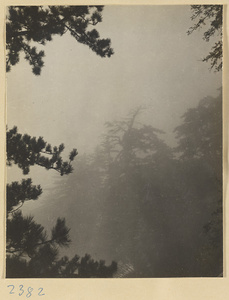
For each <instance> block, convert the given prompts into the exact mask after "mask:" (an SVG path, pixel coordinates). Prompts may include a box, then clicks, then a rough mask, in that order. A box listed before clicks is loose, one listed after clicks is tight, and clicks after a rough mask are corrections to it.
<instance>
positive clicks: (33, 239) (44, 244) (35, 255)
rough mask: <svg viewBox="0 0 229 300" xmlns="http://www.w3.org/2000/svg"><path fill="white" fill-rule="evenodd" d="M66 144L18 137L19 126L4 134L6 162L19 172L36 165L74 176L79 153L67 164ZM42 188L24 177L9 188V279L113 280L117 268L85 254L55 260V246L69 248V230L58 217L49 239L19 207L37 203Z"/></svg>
mask: <svg viewBox="0 0 229 300" xmlns="http://www.w3.org/2000/svg"><path fill="white" fill-rule="evenodd" d="M63 150H64V144H61V145H60V146H59V147H56V146H55V147H52V146H51V145H50V144H48V143H47V142H45V141H44V139H43V138H42V137H39V138H38V139H37V138H35V137H31V136H30V135H28V134H24V135H22V134H20V133H18V131H17V128H16V127H14V128H13V129H11V130H9V131H7V164H8V166H11V165H12V164H16V165H18V167H19V168H21V169H22V170H23V174H28V173H29V172H30V167H31V166H33V165H39V166H41V167H44V168H46V169H48V170H50V169H53V170H55V171H57V172H59V173H60V175H61V176H63V175H66V174H69V173H71V172H72V170H73V168H72V165H71V163H72V161H73V160H74V158H75V156H76V155H77V154H78V153H77V150H76V149H73V150H72V151H71V153H70V155H69V161H66V162H64V161H63V160H62V157H61V155H60V154H61V153H62V151H63ZM41 193H42V189H41V186H40V185H38V186H35V185H32V179H31V178H28V179H22V181H21V182H20V183H19V182H16V181H15V182H12V183H11V184H8V185H7V220H6V221H7V240H6V276H7V277H15V278H16V277H28V278H43V277H104V278H105V277H112V276H113V274H114V273H115V272H116V270H117V264H116V263H115V262H112V263H111V265H110V266H105V262H103V261H100V262H97V261H94V260H93V259H91V257H90V256H89V255H85V257H83V258H81V260H80V257H79V256H77V255H75V257H74V258H72V259H71V260H69V259H68V257H66V256H65V257H62V258H59V247H69V245H70V243H71V240H70V236H69V231H70V229H69V228H68V227H67V226H66V221H65V219H64V218H58V219H57V221H56V225H55V226H54V227H53V229H52V230H51V233H50V234H49V235H48V234H47V232H46V231H45V229H44V227H43V226H42V225H40V224H37V223H36V222H35V221H34V219H33V217H32V216H27V217H25V216H23V215H22V212H21V210H20V208H21V207H22V205H23V204H24V202H25V201H28V200H36V199H38V197H39V196H40V195H41Z"/></svg>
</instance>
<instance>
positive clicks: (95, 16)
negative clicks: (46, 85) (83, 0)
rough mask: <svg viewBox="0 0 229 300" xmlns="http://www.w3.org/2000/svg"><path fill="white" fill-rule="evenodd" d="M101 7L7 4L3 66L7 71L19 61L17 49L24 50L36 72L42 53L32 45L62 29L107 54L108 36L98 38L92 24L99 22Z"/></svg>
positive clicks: (109, 47) (42, 41) (43, 40)
mask: <svg viewBox="0 0 229 300" xmlns="http://www.w3.org/2000/svg"><path fill="white" fill-rule="evenodd" d="M102 11H103V6H10V7H9V11H8V14H7V22H6V51H7V54H6V70H7V71H10V69H11V66H14V65H16V64H17V63H18V62H19V59H20V56H19V55H20V52H24V54H25V59H26V60H27V61H28V62H29V64H30V65H31V66H32V71H33V73H34V74H35V75H40V73H41V69H42V67H43V66H44V60H43V58H44V56H45V53H44V51H43V50H40V51H39V50H38V49H37V47H35V46H32V45H33V44H34V43H35V44H40V45H41V46H44V45H45V44H46V43H47V42H48V41H51V40H52V38H53V36H54V35H60V36H62V35H64V34H65V33H66V32H69V33H70V34H71V36H73V38H75V39H76V41H77V42H79V43H81V44H84V45H87V46H88V47H89V48H90V49H91V50H92V51H93V52H95V53H96V54H97V55H99V56H101V57H110V56H111V55H112V54H113V53H114V52H113V49H112V48H111V46H110V44H111V41H110V39H108V38H107V39H100V36H99V32H98V31H97V30H96V29H95V28H93V27H94V26H96V25H97V24H98V23H100V22H102Z"/></svg>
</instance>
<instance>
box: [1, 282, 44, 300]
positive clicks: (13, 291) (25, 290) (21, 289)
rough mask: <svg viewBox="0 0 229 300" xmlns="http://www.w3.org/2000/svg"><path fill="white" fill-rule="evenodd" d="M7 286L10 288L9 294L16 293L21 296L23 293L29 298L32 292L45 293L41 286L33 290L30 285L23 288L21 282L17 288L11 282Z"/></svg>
mask: <svg viewBox="0 0 229 300" xmlns="http://www.w3.org/2000/svg"><path fill="white" fill-rule="evenodd" d="M7 287H8V288H10V291H9V294H10V295H13V294H14V295H17V294H18V295H19V296H22V295H23V294H24V296H25V297H26V298H30V297H31V296H33V294H37V295H38V296H44V295H45V293H43V288H39V289H38V290H35V289H34V288H32V287H28V288H27V289H25V288H24V286H23V285H22V284H20V285H19V287H18V290H17V289H16V288H15V286H14V285H13V284H10V285H8V286H7Z"/></svg>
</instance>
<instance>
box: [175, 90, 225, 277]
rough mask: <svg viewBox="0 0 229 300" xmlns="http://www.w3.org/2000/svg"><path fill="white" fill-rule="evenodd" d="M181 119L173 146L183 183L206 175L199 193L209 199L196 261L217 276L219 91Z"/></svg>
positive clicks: (205, 272)
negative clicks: (176, 153) (174, 146)
mask: <svg viewBox="0 0 229 300" xmlns="http://www.w3.org/2000/svg"><path fill="white" fill-rule="evenodd" d="M183 120H184V122H183V124H182V125H180V126H178V127H177V128H176V129H175V131H176V133H177V138H178V147H177V148H176V150H177V151H178V153H179V155H180V160H181V162H182V164H184V165H185V168H186V171H185V173H186V175H185V173H183V174H184V176H183V181H184V182H185V181H186V182H187V183H186V185H187V186H190V185H195V186H196V187H198V186H199V183H200V182H201V181H203V179H204V178H206V179H207V181H206V183H205V184H204V182H203V184H202V193H201V194H202V197H203V195H204V194H205V195H209V196H208V198H209V200H210V199H212V203H211V202H210V201H209V203H208V206H210V207H207V206H205V210H209V209H210V211H209V213H210V215H209V217H208V220H207V221H206V224H205V225H204V227H203V230H202V236H206V237H207V239H205V240H204V243H203V245H202V248H201V250H200V251H199V253H198V255H197V259H198V264H199V267H200V268H201V273H202V275H203V276H218V275H219V274H222V270H223V209H222V208H223V206H222V205H223V201H222V92H221V91H220V94H219V96H218V97H216V98H213V97H206V98H204V99H202V100H201V101H200V102H199V105H198V106H197V107H196V108H192V109H189V110H188V111H187V112H186V113H185V114H184V115H183ZM195 165H196V167H195V171H194V172H193V171H191V170H194V169H193V166H195ZM188 174H189V175H188ZM191 182H192V183H191ZM201 200H202V199H201V198H200V199H199V201H200V203H201Z"/></svg>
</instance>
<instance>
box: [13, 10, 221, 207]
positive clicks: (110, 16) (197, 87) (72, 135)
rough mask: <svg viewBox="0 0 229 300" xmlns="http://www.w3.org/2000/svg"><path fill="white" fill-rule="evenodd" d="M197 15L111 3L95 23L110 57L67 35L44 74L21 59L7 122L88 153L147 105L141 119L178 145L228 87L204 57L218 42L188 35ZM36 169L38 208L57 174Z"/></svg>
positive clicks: (51, 49) (49, 56)
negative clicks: (188, 123) (193, 117)
mask: <svg viewBox="0 0 229 300" xmlns="http://www.w3.org/2000/svg"><path fill="white" fill-rule="evenodd" d="M190 16H191V10H190V6H106V7H105V8H104V11H103V22H102V23H101V24H99V25H98V26H96V28H97V30H98V31H99V32H100V34H101V37H104V38H107V37H109V38H111V41H112V47H113V48H114V52H115V54H114V55H113V56H112V57H111V58H109V59H102V58H100V57H99V56H97V55H96V54H95V53H93V52H92V51H91V50H90V49H89V48H88V47H87V46H85V45H81V44H79V43H77V42H76V41H75V40H74V38H72V37H71V36H70V35H68V34H65V35H64V36H62V37H55V38H54V39H53V41H52V42H50V43H48V44H47V45H46V46H45V48H44V51H45V55H46V57H45V66H44V68H43V69H42V72H41V75H40V76H35V75H33V74H32V71H31V67H30V66H29V64H28V62H26V61H25V60H24V59H23V56H22V57H21V60H20V62H19V64H17V65H16V66H14V67H12V70H11V72H10V73H8V74H7V86H8V88H7V93H8V95H7V110H8V127H9V128H11V127H12V126H14V125H17V126H18V130H19V132H22V133H28V134H30V135H32V136H36V137H38V136H43V137H44V139H45V140H46V141H48V142H49V143H51V144H52V145H53V146H54V145H59V144H60V143H62V142H63V143H64V144H65V146H66V151H67V152H69V151H70V150H71V149H72V148H77V149H78V151H79V155H82V154H83V153H84V152H88V151H91V150H92V149H93V147H95V146H96V145H98V144H99V143H100V140H99V137H100V136H101V135H102V134H103V133H104V123H105V122H106V121H112V120H115V119H120V118H122V117H125V116H126V115H127V114H128V113H129V112H130V110H131V109H133V108H136V106H139V105H143V106H145V107H146V108H147V109H146V110H145V112H143V113H142V115H141V117H140V118H139V121H142V122H143V121H144V122H147V123H150V124H151V125H153V126H154V127H156V128H159V129H162V130H164V131H165V132H166V139H167V141H168V143H170V144H173V137H174V136H173V130H174V128H175V127H176V126H177V125H179V124H180V123H181V119H180V117H181V115H182V114H183V113H184V112H185V111H186V110H187V108H189V107H194V106H196V105H197V103H198V102H199V101H200V100H201V99H202V98H203V97H205V96H207V95H211V96H216V95H218V91H217V89H218V88H220V87H221V85H222V78H221V77H222V74H221V72H218V73H214V72H213V71H211V72H210V71H209V64H207V63H203V62H202V61H201V59H202V58H203V57H204V56H206V55H207V54H208V52H209V51H210V49H211V45H212V44H214V41H212V42H209V43H206V42H205V41H203V39H202V34H203V31H197V32H194V33H193V34H192V35H190V36H187V33H186V32H187V30H188V29H189V27H190V26H191V25H192V23H191V21H190ZM76 159H77V158H76ZM11 170H12V171H11V172H10V173H9V174H10V176H9V178H10V180H11V179H15V178H16V177H17V179H20V177H21V172H18V171H17V169H16V168H12V169H11ZM33 172H35V171H32V172H31V177H33V178H34V183H36V184H41V185H42V187H43V190H44V193H43V195H42V196H41V197H40V198H39V201H38V202H37V203H36V204H35V205H34V204H33V205H34V206H33V211H34V212H35V210H36V205H37V207H39V206H40V205H42V203H44V201H45V199H46V197H47V195H48V191H46V190H45V188H46V187H48V186H49V187H50V186H52V184H53V183H52V180H54V179H55V178H56V176H58V175H57V174H54V173H55V172H51V171H49V172H48V173H46V171H45V170H40V169H39V171H38V173H37V175H36V174H35V173H33ZM19 174H20V175H19ZM40 174H42V175H40ZM45 191H46V193H45ZM29 205H30V204H29V203H28V204H27V207H29ZM29 208H30V207H29ZM28 210H29V209H28Z"/></svg>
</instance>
